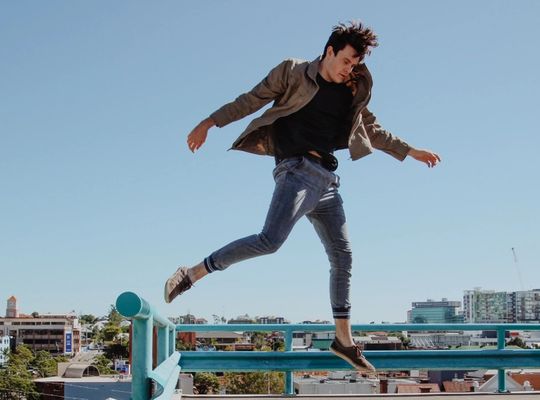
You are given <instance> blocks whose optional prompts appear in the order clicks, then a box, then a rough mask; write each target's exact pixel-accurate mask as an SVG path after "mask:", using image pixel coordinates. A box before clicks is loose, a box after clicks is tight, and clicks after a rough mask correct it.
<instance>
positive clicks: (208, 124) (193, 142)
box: [187, 117, 216, 153]
mask: <svg viewBox="0 0 540 400" xmlns="http://www.w3.org/2000/svg"><path fill="white" fill-rule="evenodd" d="M215 125H216V124H215V122H214V121H213V120H212V118H210V117H208V118H206V119H205V120H203V121H201V122H200V123H199V125H197V126H196V127H195V129H193V130H192V131H191V132H190V134H189V135H188V138H187V144H188V147H189V149H190V150H191V152H192V153H195V150H199V149H200V148H201V146H202V145H203V144H204V142H206V137H207V136H208V130H209V129H210V128H212V127H213V126H215Z"/></svg>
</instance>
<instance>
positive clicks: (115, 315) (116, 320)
mask: <svg viewBox="0 0 540 400" xmlns="http://www.w3.org/2000/svg"><path fill="white" fill-rule="evenodd" d="M107 319H108V320H109V324H111V325H115V326H120V323H121V322H122V321H123V320H124V317H122V315H121V314H120V313H119V312H118V311H117V310H116V307H115V306H114V305H112V304H111V309H110V311H109V315H108V316H107Z"/></svg>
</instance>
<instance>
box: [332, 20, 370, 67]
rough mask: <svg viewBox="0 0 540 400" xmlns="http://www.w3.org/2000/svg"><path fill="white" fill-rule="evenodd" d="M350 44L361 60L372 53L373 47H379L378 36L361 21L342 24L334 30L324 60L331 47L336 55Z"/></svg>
mask: <svg viewBox="0 0 540 400" xmlns="http://www.w3.org/2000/svg"><path fill="white" fill-rule="evenodd" d="M348 44H350V45H351V46H352V47H353V49H355V50H356V52H357V53H358V56H359V57H360V60H362V59H364V57H365V56H366V55H368V54H369V53H371V48H372V47H377V46H378V43H377V35H376V34H375V32H373V30H372V29H371V28H368V27H365V26H364V25H362V23H361V22H359V21H352V22H349V24H348V25H345V24H343V23H340V24H338V25H336V26H334V28H333V29H332V34H331V35H330V38H329V39H328V42H327V43H326V45H325V46H324V52H323V56H322V58H324V57H325V56H326V50H327V49H328V47H329V46H332V49H334V54H336V55H337V53H338V52H339V51H340V50H343V49H344V48H345V46H347V45H348Z"/></svg>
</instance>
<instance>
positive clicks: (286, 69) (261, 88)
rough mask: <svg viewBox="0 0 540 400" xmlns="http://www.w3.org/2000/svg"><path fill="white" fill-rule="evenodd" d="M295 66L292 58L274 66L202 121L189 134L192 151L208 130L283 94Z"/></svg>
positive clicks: (250, 111) (200, 144) (257, 108)
mask: <svg viewBox="0 0 540 400" xmlns="http://www.w3.org/2000/svg"><path fill="white" fill-rule="evenodd" d="M293 66H294V62H293V60H292V59H288V60H285V61H283V62H281V63H280V64H279V65H277V66H276V67H274V68H273V69H272V70H271V71H270V72H269V73H268V75H267V76H266V77H265V78H264V79H263V80H262V81H261V82H259V83H258V84H257V85H256V86H255V87H254V88H253V89H251V90H250V91H249V92H247V93H244V94H242V95H240V96H238V97H237V98H236V99H235V100H234V101H231V102H230V103H227V104H225V105H224V106H223V107H221V108H220V109H218V110H217V111H215V112H213V113H212V114H211V115H210V117H208V118H206V119H204V120H203V121H201V122H200V123H199V124H198V125H197V126H196V127H195V128H194V129H193V130H192V131H191V132H190V134H189V135H188V139H187V143H188V147H189V149H190V150H191V151H192V152H195V151H196V150H198V149H199V148H200V147H201V146H202V145H203V144H204V142H205V141H206V137H207V136H208V130H209V129H210V128H212V127H214V126H218V127H220V128H222V127H224V126H225V125H227V124H230V123H231V122H234V121H237V120H239V119H242V118H244V117H245V116H247V115H249V114H252V113H254V112H255V111H257V110H259V109H261V108H262V107H264V106H265V105H266V104H268V103H270V102H271V101H272V100H275V99H276V98H277V97H279V96H280V95H282V94H283V93H284V92H285V90H286V87H287V81H288V76H289V73H290V71H291V68H292V67H293Z"/></svg>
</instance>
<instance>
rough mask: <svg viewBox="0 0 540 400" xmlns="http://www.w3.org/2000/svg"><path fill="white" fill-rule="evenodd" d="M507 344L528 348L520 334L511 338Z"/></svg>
mask: <svg viewBox="0 0 540 400" xmlns="http://www.w3.org/2000/svg"><path fill="white" fill-rule="evenodd" d="M506 345H507V346H516V347H521V348H522V349H526V348H527V345H526V344H525V342H524V341H523V340H522V339H521V338H520V337H519V336H516V337H514V338H512V339H510V340H509V341H508V342H507V343H506Z"/></svg>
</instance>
